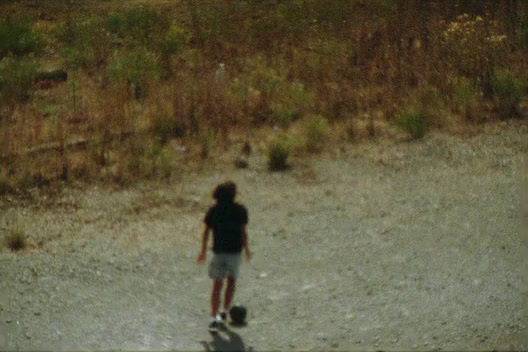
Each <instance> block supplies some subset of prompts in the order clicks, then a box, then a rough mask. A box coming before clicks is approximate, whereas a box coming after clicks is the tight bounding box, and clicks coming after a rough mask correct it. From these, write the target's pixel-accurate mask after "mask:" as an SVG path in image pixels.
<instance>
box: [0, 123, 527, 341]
mask: <svg viewBox="0 0 528 352" xmlns="http://www.w3.org/2000/svg"><path fill="white" fill-rule="evenodd" d="M526 127H527V126H525V125H523V124H518V123H517V124H510V125H508V126H506V127H501V128H490V129H489V130H488V131H487V132H485V133H479V134H477V135H474V136H465V137H460V136H449V135H444V134H439V133H432V134H430V135H428V136H426V138H425V139H424V140H422V141H417V142H410V143H409V142H376V141H374V142H369V143H364V144H351V145H348V146H346V147H345V148H343V149H342V150H339V151H335V152H332V153H327V154H325V155H322V156H318V157H314V158H304V159H299V160H294V161H293V168H292V169H291V170H289V171H287V172H282V173H270V172H268V171H267V170H266V160H265V155H264V154H263V153H259V152H257V153H254V155H252V156H251V158H250V167H249V168H248V169H236V168H235V167H233V166H232V163H231V162H227V161H226V162H222V161H220V160H219V161H216V163H214V162H213V161H209V162H208V164H207V166H205V167H204V169H203V170H202V172H200V173H191V174H183V175H179V176H178V181H175V180H174V181H173V182H171V183H160V182H145V183H142V184H139V185H136V186H134V187H132V188H126V189H117V188H112V187H109V186H105V185H98V186H90V187H86V186H83V187H75V186H72V187H70V188H67V189H64V190H63V191H62V192H61V193H59V194H56V195H50V194H47V195H44V194H38V193H39V192H37V191H35V196H34V197H33V198H32V199H25V200H24V199H16V198H14V197H11V196H4V197H2V198H1V199H0V210H1V218H0V236H2V237H5V236H6V235H7V234H8V233H9V232H10V231H11V229H13V228H14V227H18V228H22V229H23V231H24V232H25V233H26V234H27V235H28V236H29V238H30V240H31V242H32V243H33V244H34V247H33V248H30V249H28V250H25V251H23V252H16V253H15V252H10V251H9V250H7V249H5V248H4V249H2V251H1V252H0V260H1V261H0V269H1V277H2V280H1V285H2V291H1V292H2V296H1V302H0V304H1V312H0V314H1V316H0V345H1V346H2V349H3V350H36V349H53V350H58V349H67V350H72V349H84V350H86V349H88V350H109V349H112V350H201V351H206V350H311V349H313V350H409V349H415V350H420V351H423V350H493V349H495V350H527V349H528V339H527V338H526V335H527V330H526V327H527V314H526V311H524V310H523V292H524V295H525V293H526V287H525V286H523V281H522V276H523V274H524V272H523V270H522V263H523V258H524V257H525V255H526V251H525V249H524V247H523V246H522V245H523V241H522V237H521V234H520V233H521V231H520V230H521V206H520V205H521V190H522V187H523V186H522V182H521V180H522V176H523V172H522V165H523V161H522V160H523V154H525V153H526V151H527V148H526V137H527V135H528V129H527V128H526ZM228 179H229V180H233V181H235V182H236V183H237V185H238V187H239V198H238V199H239V201H240V202H242V203H244V204H245V205H246V206H247V208H248V209H249V214H250V224H249V227H248V229H249V236H250V244H251V246H252V249H253V251H254V259H253V260H252V261H251V262H249V263H247V262H245V263H243V267H242V278H241V279H240V280H239V285H238V291H237V294H236V299H235V300H236V301H237V302H239V303H242V304H244V305H246V306H247V307H248V310H249V317H248V325H247V326H246V327H243V328H234V327H230V328H229V330H228V331H226V332H224V333H221V334H220V335H218V336H217V337H212V336H210V335H209V334H208V332H207V324H208V319H209V317H208V315H209V297H210V289H211V282H210V280H209V279H208V278H207V274H206V269H207V267H206V265H202V266H200V265H198V264H196V257H197V255H198V252H199V244H200V235H201V231H202V229H203V223H202V220H203V215H204V213H205V211H206V210H207V208H208V207H209V206H210V205H211V204H212V199H211V192H212V190H213V188H214V187H215V186H216V184H217V183H219V182H222V181H225V180H228ZM39 243H40V246H39ZM524 243H525V242H524ZM208 259H210V256H209V258H208Z"/></svg>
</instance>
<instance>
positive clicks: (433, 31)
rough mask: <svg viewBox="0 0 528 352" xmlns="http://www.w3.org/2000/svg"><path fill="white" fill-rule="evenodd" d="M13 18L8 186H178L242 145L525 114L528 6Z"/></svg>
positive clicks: (146, 11)
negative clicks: (198, 166)
mask: <svg viewBox="0 0 528 352" xmlns="http://www.w3.org/2000/svg"><path fill="white" fill-rule="evenodd" d="M0 11H1V12H2V13H3V15H2V17H1V19H0V104H1V105H0V148H1V164H0V192H1V193H5V192H14V191H17V190H24V189H28V188H31V187H34V186H44V185H49V184H54V183H55V182H56V181H58V180H64V181H71V180H77V179H79V180H84V181H90V182H91V181H93V180H106V181H111V182H118V183H129V182H132V181H134V180H135V179H137V178H145V177H156V178H169V179H170V178H171V177H173V176H174V175H175V174H176V173H178V172H180V171H181V170H182V169H184V168H185V167H186V166H185V165H183V164H182V163H183V161H181V159H178V158H176V157H175V156H176V155H178V154H181V153H185V154H186V155H187V156H188V157H189V158H190V159H193V160H195V161H200V160H201V159H202V158H203V159H206V158H212V157H213V156H212V153H213V151H214V152H215V153H218V151H217V150H218V148H217V147H218V146H225V147H229V145H230V143H232V141H233V138H232V137H233V136H241V138H243V139H247V140H250V142H251V143H252V144H259V143H260V144H262V145H263V146H264V147H266V145H267V146H269V148H267V149H268V152H269V154H270V155H269V158H270V169H274V166H273V163H272V161H273V160H276V157H277V155H274V154H273V153H274V152H273V151H274V150H279V152H280V153H281V154H280V155H279V157H282V158H284V157H286V158H287V156H288V154H289V153H292V152H306V153H318V152H320V151H321V150H324V149H325V148H328V146H330V145H336V144H337V143H347V142H350V141H354V140H360V139H361V138H367V137H375V136H376V135H378V134H380V133H382V132H383V130H384V129H390V128H391V127H392V126H394V127H395V128H399V129H401V130H402V131H403V132H404V133H407V134H408V135H409V137H410V138H412V139H419V138H422V137H423V136H424V135H426V133H427V131H428V129H430V128H439V129H442V128H449V127H450V126H452V125H453V124H480V123H483V122H488V121H497V120H504V119H511V118H519V117H522V116H523V113H524V111H523V108H524V107H523V106H524V104H525V102H524V99H525V97H526V94H527V82H528V70H527V62H526V58H527V57H528V56H527V54H528V4H527V3H526V2H524V1H510V0H509V1H485V0H480V1H449V2H444V1H433V0H405V1H402V0H385V1H382V0H371V1H365V0H290V1H274V0H259V1H257V0H247V1H234V0H229V1H190V0H189V1H152V2H147V1H142V2H140V1H124V0H123V1H117V0H116V1H91V0H85V1H81V0H71V1H57V0H56V1H52V0H49V1H44V0H41V1H38V0H35V1H32V2H22V1H5V2H2V4H1V5H0ZM4 14H5V15H4ZM270 127H275V130H279V132H278V133H275V132H274V135H277V134H278V136H276V137H273V138H268V135H267V134H266V131H267V130H268V129H269V128H270ZM270 130H271V129H270ZM262 131H264V133H260V132H262ZM268 134H269V133H268ZM257 136H258V137H257ZM252 138H254V139H256V140H257V142H255V140H251V139H252ZM182 145H185V148H183V147H182ZM277 146H278V147H277ZM279 159H280V158H279ZM280 160H282V159H280ZM281 162H284V161H283V160H282V161H281ZM278 166H279V167H277V168H276V169H284V168H285V167H281V166H284V165H278Z"/></svg>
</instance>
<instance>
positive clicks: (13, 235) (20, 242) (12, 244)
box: [5, 228, 28, 251]
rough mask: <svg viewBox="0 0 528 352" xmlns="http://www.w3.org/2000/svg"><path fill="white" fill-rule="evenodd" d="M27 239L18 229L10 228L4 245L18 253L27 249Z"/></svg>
mask: <svg viewBox="0 0 528 352" xmlns="http://www.w3.org/2000/svg"><path fill="white" fill-rule="evenodd" d="M27 244H28V242H27V238H26V235H25V234H24V231H22V229H20V228H12V229H11V230H10V231H9V234H8V235H7V237H6V239H5V245H6V247H7V248H9V249H10V250H12V251H19V250H22V249H24V248H26V247H27Z"/></svg>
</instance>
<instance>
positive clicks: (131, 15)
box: [106, 6, 168, 45]
mask: <svg viewBox="0 0 528 352" xmlns="http://www.w3.org/2000/svg"><path fill="white" fill-rule="evenodd" d="M167 26H168V22H167V17H166V16H163V14H162V12H161V11H160V10H159V9H156V8H154V7H150V6H141V7H134V8H131V9H129V10H126V11H124V12H122V13H115V12H113V13H110V14H109V15H108V17H107V18H106V28H107V29H108V30H109V31H110V33H112V34H114V35H116V36H117V37H119V38H127V39H131V40H133V41H135V42H137V43H140V44H144V45H149V44H153V43H154V38H155V36H157V35H158V34H159V33H161V32H163V31H164V27H167Z"/></svg>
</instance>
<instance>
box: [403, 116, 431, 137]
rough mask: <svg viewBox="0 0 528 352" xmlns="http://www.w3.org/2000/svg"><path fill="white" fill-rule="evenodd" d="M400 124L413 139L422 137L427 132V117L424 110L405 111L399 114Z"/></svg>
mask: <svg viewBox="0 0 528 352" xmlns="http://www.w3.org/2000/svg"><path fill="white" fill-rule="evenodd" d="M397 123H398V126H399V127H400V128H401V129H402V130H404V131H405V132H407V133H409V135H410V136H411V137H412V138H413V139H420V138H423V137H424V136H425V133H426V132H427V119H426V116H425V114H424V113H423V112H418V111H404V112H402V113H400V114H399V115H398V118H397Z"/></svg>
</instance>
